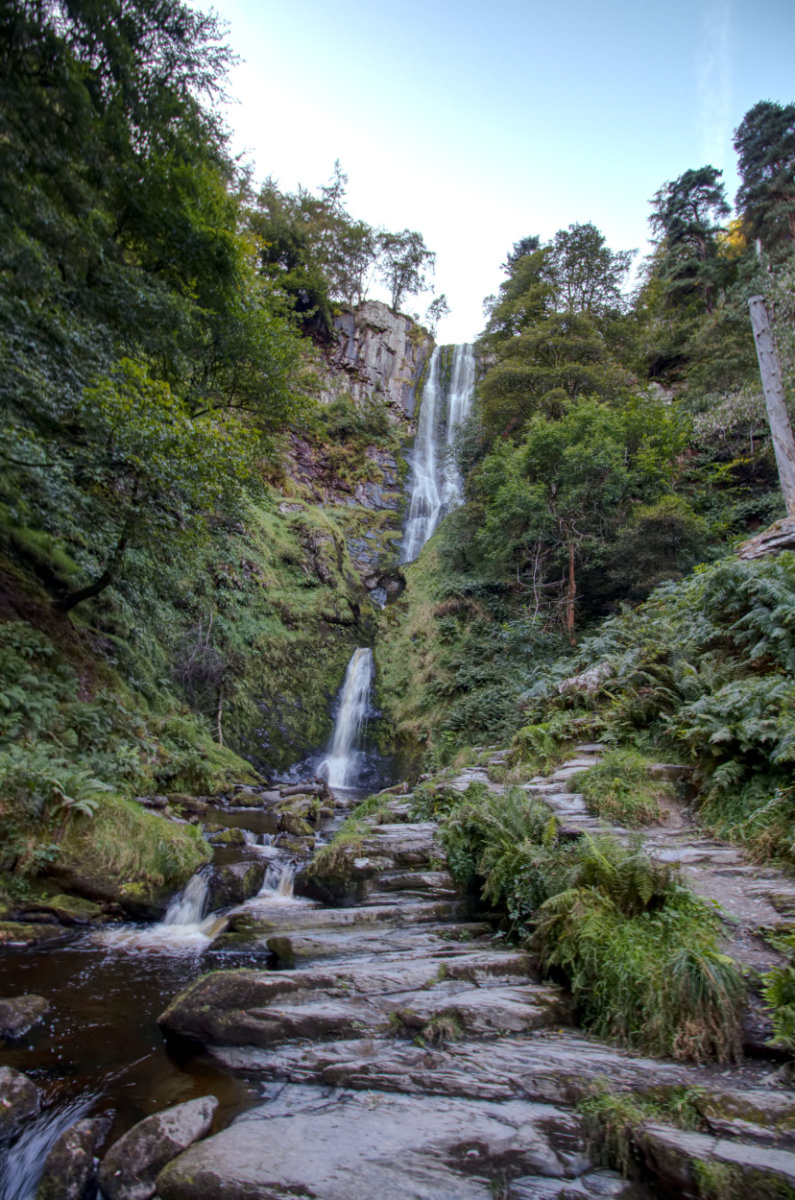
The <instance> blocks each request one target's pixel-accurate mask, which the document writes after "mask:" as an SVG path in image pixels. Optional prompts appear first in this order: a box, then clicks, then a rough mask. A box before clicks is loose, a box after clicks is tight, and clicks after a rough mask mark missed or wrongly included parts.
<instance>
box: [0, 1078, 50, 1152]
mask: <svg viewBox="0 0 795 1200" xmlns="http://www.w3.org/2000/svg"><path fill="white" fill-rule="evenodd" d="M40 1104H41V1097H40V1096H39V1089H38V1088H37V1087H36V1085H35V1083H34V1082H33V1081H32V1080H31V1079H28V1077H27V1075H23V1074H22V1072H21V1071H15V1070H14V1068H13V1067H0V1142H8V1141H10V1140H11V1138H12V1137H14V1135H15V1134H16V1133H17V1131H18V1130H19V1129H20V1128H21V1127H22V1126H23V1125H24V1124H25V1122H26V1121H29V1120H30V1118H31V1117H35V1116H36V1114H37V1112H38V1111H39V1106H40Z"/></svg>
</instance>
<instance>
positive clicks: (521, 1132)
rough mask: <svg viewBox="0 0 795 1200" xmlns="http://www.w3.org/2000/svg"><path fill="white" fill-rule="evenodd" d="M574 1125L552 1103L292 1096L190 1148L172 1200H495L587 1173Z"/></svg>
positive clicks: (172, 1173) (170, 1187)
mask: <svg viewBox="0 0 795 1200" xmlns="http://www.w3.org/2000/svg"><path fill="white" fill-rule="evenodd" d="M583 1145H584V1143H583V1138H582V1134H581V1130H580V1127H579V1123H578V1121H577V1119H576V1118H574V1117H572V1116H571V1115H569V1114H566V1113H563V1112H561V1111H560V1110H558V1109H555V1108H553V1107H551V1106H549V1105H533V1104H526V1103H519V1102H516V1101H508V1102H507V1103H504V1104H493V1103H488V1102H478V1101H466V1102H465V1101H460V1100H451V1099H446V1098H443V1097H438V1096H435V1097H407V1096H400V1095H394V1094H384V1093H380V1092H369V1093H367V1094H362V1093H349V1092H331V1093H329V1092H327V1091H322V1090H320V1089H315V1088H302V1087H286V1088H284V1089H282V1090H281V1091H280V1092H279V1094H278V1096H277V1097H276V1098H275V1099H274V1100H273V1101H271V1102H270V1103H268V1104H264V1105H262V1106H261V1107H259V1108H255V1109H252V1110H251V1111H250V1112H248V1113H246V1114H245V1116H244V1117H242V1118H240V1119H239V1120H238V1121H236V1122H235V1123H234V1124H233V1125H231V1126H230V1127H229V1128H228V1129H226V1130H224V1131H223V1132H222V1133H220V1134H218V1135H217V1136H216V1137H213V1138H210V1139H208V1140H207V1141H205V1142H202V1143H200V1144H199V1145H196V1146H194V1147H192V1148H191V1149H190V1150H188V1151H187V1152H186V1153H185V1154H183V1155H181V1156H180V1157H179V1158H178V1159H176V1160H175V1161H174V1162H172V1163H171V1164H170V1165H169V1166H168V1167H166V1169H165V1170H164V1171H162V1172H161V1174H160V1175H159V1176H158V1179H157V1189H158V1195H159V1196H160V1197H161V1198H162V1200H227V1198H229V1200H231V1198H232V1197H234V1200H241V1197H245V1200H277V1198H278V1200H285V1198H286V1197H288V1196H295V1197H310V1196H311V1197H312V1198H313V1200H375V1198H377V1200H493V1197H494V1189H495V1185H496V1184H499V1185H500V1186H502V1185H503V1184H504V1182H505V1181H506V1180H507V1179H510V1178H512V1177H513V1178H519V1177H521V1176H526V1175H537V1176H541V1177H542V1178H543V1177H546V1178H550V1179H558V1180H563V1179H566V1178H576V1177H577V1176H580V1175H583V1174H585V1173H586V1172H587V1170H588V1168H589V1166H590V1163H589V1159H588V1156H587V1154H586V1153H585V1151H584V1149H583Z"/></svg>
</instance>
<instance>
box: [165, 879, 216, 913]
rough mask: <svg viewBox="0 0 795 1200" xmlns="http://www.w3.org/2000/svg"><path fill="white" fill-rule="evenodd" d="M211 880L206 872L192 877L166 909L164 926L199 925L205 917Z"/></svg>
mask: <svg viewBox="0 0 795 1200" xmlns="http://www.w3.org/2000/svg"><path fill="white" fill-rule="evenodd" d="M209 883H210V878H209V875H208V874H207V872H206V871H201V870H199V871H197V872H196V874H195V875H192V876H191V877H190V879H189V880H188V882H187V883H186V885H185V887H184V888H183V890H182V891H181V892H178V893H177V895H176V896H175V897H174V899H173V900H172V901H171V903H170V904H169V906H168V908H167V909H166V914H165V916H164V917H163V924H164V925H198V924H199V923H200V922H201V919H202V917H203V916H204V909H205V906H206V904H207V891H208V888H209Z"/></svg>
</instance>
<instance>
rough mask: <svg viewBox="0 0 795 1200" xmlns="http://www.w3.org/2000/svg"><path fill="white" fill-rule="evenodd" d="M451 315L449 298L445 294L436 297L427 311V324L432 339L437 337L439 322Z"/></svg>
mask: <svg viewBox="0 0 795 1200" xmlns="http://www.w3.org/2000/svg"><path fill="white" fill-rule="evenodd" d="M449 315H450V305H449V304H448V303H447V297H446V296H445V294H444V292H442V294H441V295H440V296H436V297H435V298H434V299H433V300H431V302H430V304H429V305H428V307H427V309H426V310H425V323H426V325H427V326H428V330H429V332H430V335H431V337H434V338H435V337H436V330H437V328H438V325H439V322H440V321H443V320H444V318H445V317H448V316H449Z"/></svg>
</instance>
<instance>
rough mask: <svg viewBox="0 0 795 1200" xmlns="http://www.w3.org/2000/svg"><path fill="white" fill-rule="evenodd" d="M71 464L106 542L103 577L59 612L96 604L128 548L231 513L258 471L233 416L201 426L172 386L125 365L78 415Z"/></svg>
mask: <svg viewBox="0 0 795 1200" xmlns="http://www.w3.org/2000/svg"><path fill="white" fill-rule="evenodd" d="M73 423H74V429H75V433H74V438H73V443H72V446H71V447H70V450H69V453H68V456H67V457H66V463H67V467H68V469H69V470H70V471H71V473H72V474H73V476H74V477H75V479H76V480H79V483H80V486H81V487H82V488H83V489H84V490H86V491H88V492H89V493H90V496H91V501H92V509H93V512H94V516H95V522H96V526H95V536H96V537H97V540H98V541H101V539H102V534H103V533H105V536H108V535H109V546H108V551H107V554H106V557H105V562H104V566H103V569H102V571H101V573H100V574H99V575H98V576H96V577H95V578H94V579H92V580H91V581H90V582H89V583H88V584H86V585H85V586H83V587H80V588H77V589H74V590H72V591H69V592H67V593H66V594H65V595H64V596H62V597H61V598H60V600H59V604H58V607H59V608H60V609H61V610H62V611H63V612H69V611H70V610H71V609H72V608H74V607H75V605H77V604H79V603H80V602H81V601H83V600H87V599H89V598H90V597H92V596H97V595H99V593H100V592H102V591H104V590H105V588H107V587H108V586H109V585H110V584H111V583H113V582H114V580H115V579H116V577H117V576H118V574H119V572H120V570H121V567H122V564H123V561H124V556H125V553H126V551H127V549H128V548H129V547H132V546H134V545H139V546H140V545H144V544H146V542H147V541H148V540H150V539H151V538H152V537H153V535H155V534H156V533H158V532H160V533H162V532H163V531H166V532H168V534H169V535H170V536H172V537H173V536H174V535H175V534H176V533H178V532H179V531H180V530H181V529H183V528H185V527H186V524H187V522H188V519H189V518H190V521H191V523H192V525H193V528H194V529H195V527H196V522H197V521H201V520H202V519H203V516H204V515H205V514H206V513H207V512H208V511H210V510H212V509H213V508H218V507H221V506H222V505H223V506H225V507H226V508H229V506H230V504H231V503H232V502H233V501H234V500H235V499H236V497H237V496H238V495H239V494H240V491H241V488H242V485H243V483H244V481H245V480H246V479H247V478H248V476H249V475H250V472H251V460H252V450H253V447H254V445H255V441H256V439H255V436H254V434H253V432H252V431H251V429H250V428H249V427H247V426H246V425H244V424H242V423H241V422H240V421H239V420H238V419H237V418H236V417H234V416H231V415H229V414H209V413H205V414H204V415H202V416H199V417H196V416H193V415H192V414H191V412H190V411H189V409H188V407H187V406H186V405H185V403H184V402H182V401H180V400H179V399H178V397H176V396H175V395H174V394H173V393H172V392H171V389H170V388H169V387H168V385H167V384H165V383H163V382H161V381H159V380H156V379H152V378H151V376H150V375H149V374H148V373H147V370H146V368H145V367H144V366H142V365H141V364H140V363H136V362H133V361H132V360H131V359H122V360H121V361H120V362H119V363H118V365H117V367H116V368H115V370H114V371H113V373H112V374H111V375H109V376H107V377H104V378H102V379H100V380H98V381H97V382H96V383H95V385H94V386H92V387H88V388H86V390H85V393H84V396H83V400H82V402H81V404H80V405H79V406H78V408H77V410H76V412H75V413H74V416H73Z"/></svg>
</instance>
